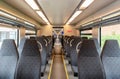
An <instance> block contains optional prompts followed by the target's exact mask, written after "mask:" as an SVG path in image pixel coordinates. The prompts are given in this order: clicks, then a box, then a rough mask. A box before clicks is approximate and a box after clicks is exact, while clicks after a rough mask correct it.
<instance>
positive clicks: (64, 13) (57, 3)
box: [37, 0, 81, 24]
mask: <svg viewBox="0 0 120 79" xmlns="http://www.w3.org/2000/svg"><path fill="white" fill-rule="evenodd" d="M37 2H38V4H39V5H40V6H41V8H42V9H43V11H44V13H45V15H46V16H47V17H48V19H49V21H50V23H51V24H65V23H66V21H67V20H68V19H69V18H70V16H71V15H72V14H73V12H74V10H75V9H76V7H77V6H78V5H79V3H80V2H81V0H37Z"/></svg>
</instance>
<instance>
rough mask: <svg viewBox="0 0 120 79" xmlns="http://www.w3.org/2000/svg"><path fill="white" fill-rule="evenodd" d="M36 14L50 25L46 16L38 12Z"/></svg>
mask: <svg viewBox="0 0 120 79" xmlns="http://www.w3.org/2000/svg"><path fill="white" fill-rule="evenodd" d="M36 13H37V14H38V15H39V16H40V17H41V18H42V19H43V20H44V21H45V22H46V23H47V24H50V23H49V22H48V20H47V18H46V17H45V15H44V14H43V13H42V12H41V11H36Z"/></svg>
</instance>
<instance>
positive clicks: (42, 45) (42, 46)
mask: <svg viewBox="0 0 120 79" xmlns="http://www.w3.org/2000/svg"><path fill="white" fill-rule="evenodd" d="M37 42H38V46H39V49H42V50H41V52H40V54H41V76H43V75H44V72H45V69H46V65H47V57H48V55H47V54H48V53H47V47H46V42H45V41H44V37H37Z"/></svg>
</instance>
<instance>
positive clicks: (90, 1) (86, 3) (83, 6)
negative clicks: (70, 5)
mask: <svg viewBox="0 0 120 79" xmlns="http://www.w3.org/2000/svg"><path fill="white" fill-rule="evenodd" d="M93 1H94V0H85V1H84V2H83V4H82V5H81V6H80V8H79V9H85V8H87V7H88V6H89V5H90V4H91V3H92V2H93Z"/></svg>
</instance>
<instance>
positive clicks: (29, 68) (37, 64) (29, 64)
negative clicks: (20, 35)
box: [15, 39, 41, 79]
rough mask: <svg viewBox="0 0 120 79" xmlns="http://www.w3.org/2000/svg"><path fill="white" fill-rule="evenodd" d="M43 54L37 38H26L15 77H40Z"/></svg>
mask: <svg viewBox="0 0 120 79" xmlns="http://www.w3.org/2000/svg"><path fill="white" fill-rule="evenodd" d="M40 74H41V56H40V52H39V48H38V46H37V41H36V40H31V39H26V41H25V44H24V47H23V51H22V54H21V57H20V59H19V62H18V65H17V68H16V74H15V79H40V77H41V75H40Z"/></svg>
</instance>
